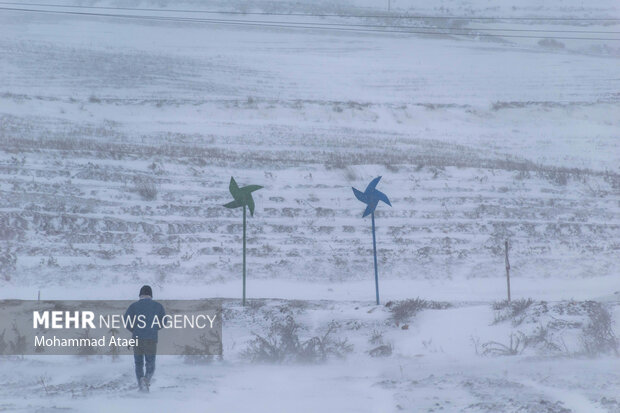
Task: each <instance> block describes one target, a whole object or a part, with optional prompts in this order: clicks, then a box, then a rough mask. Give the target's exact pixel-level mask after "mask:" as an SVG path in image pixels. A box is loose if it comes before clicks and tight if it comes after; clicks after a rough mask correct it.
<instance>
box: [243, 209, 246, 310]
mask: <svg viewBox="0 0 620 413" xmlns="http://www.w3.org/2000/svg"><path fill="white" fill-rule="evenodd" d="M245 209H246V207H245V205H244V206H243V305H244V306H245Z"/></svg>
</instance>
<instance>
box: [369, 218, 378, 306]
mask: <svg viewBox="0 0 620 413" xmlns="http://www.w3.org/2000/svg"><path fill="white" fill-rule="evenodd" d="M370 217H371V219H372V252H373V255H374V258H375V293H376V295H377V305H379V270H378V269H377V237H376V236H375V213H374V211H373V213H372V214H371V216H370Z"/></svg>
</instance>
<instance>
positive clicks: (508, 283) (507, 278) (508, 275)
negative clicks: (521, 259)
mask: <svg viewBox="0 0 620 413" xmlns="http://www.w3.org/2000/svg"><path fill="white" fill-rule="evenodd" d="M504 245H505V248H506V285H507V286H508V302H510V262H509V261H508V241H506V243H505V244H504Z"/></svg>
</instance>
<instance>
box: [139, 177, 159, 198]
mask: <svg viewBox="0 0 620 413" xmlns="http://www.w3.org/2000/svg"><path fill="white" fill-rule="evenodd" d="M133 190H134V192H137V193H138V194H139V195H140V196H141V197H142V199H143V200H145V201H152V200H154V199H155V198H157V192H158V190H157V182H156V181H155V179H153V178H151V177H149V176H138V177H135V178H134V188H133Z"/></svg>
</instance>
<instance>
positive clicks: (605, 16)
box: [0, 0, 620, 413]
mask: <svg viewBox="0 0 620 413" xmlns="http://www.w3.org/2000/svg"><path fill="white" fill-rule="evenodd" d="M45 3H47V4H50V6H43V5H41V4H39V5H36V6H35V5H28V4H22V5H19V4H5V3H1V4H0V79H1V82H0V298H2V299H6V298H20V299H34V298H35V297H36V296H37V293H38V291H41V293H42V296H43V297H44V298H45V299H84V298H98V299H110V298H114V299H132V298H135V296H136V292H137V291H136V289H137V288H138V287H139V286H140V285H142V284H145V283H148V284H151V285H153V287H154V289H155V291H156V298H164V297H165V298H175V299H184V298H205V297H213V296H217V297H223V298H225V300H224V303H225V304H224V305H225V308H226V309H228V313H227V314H228V319H226V320H225V322H224V332H225V335H226V334H228V335H227V336H226V337H225V339H224V346H225V351H224V359H223V360H218V361H213V362H211V364H208V366H206V367H205V365H185V364H182V363H181V361H180V360H178V359H176V358H172V357H169V358H162V362H161V367H158V368H159V369H160V370H158V373H157V374H158V375H159V378H158V380H159V382H158V383H157V384H156V387H157V386H159V387H158V388H159V389H160V390H162V392H161V393H160V394H153V396H154V397H153V398H152V400H150V401H148V402H147V401H145V399H144V398H140V397H137V396H135V395H134V392H135V391H134V390H135V389H134V387H133V376H132V374H133V373H132V370H131V360H129V359H122V360H121V362H118V363H117V362H112V361H110V360H107V359H105V358H103V359H97V358H94V359H93V360H91V363H92V364H91V367H92V370H90V371H89V370H87V369H86V368H83V367H82V365H81V361H80V360H77V359H71V360H69V361H68V359H63V358H53V357H47V358H46V357H41V358H37V357H28V358H26V359H25V360H2V361H0V363H7V365H9V366H11V367H14V368H11V369H10V370H11V371H10V372H8V371H7V370H6V369H2V370H3V372H2V373H1V375H0V384H2V386H0V387H2V390H0V394H1V396H0V398H1V400H0V411H40V412H43V411H55V410H56V409H61V408H62V409H64V408H68V409H72V410H73V411H78V412H82V411H109V410H106V409H108V408H112V407H114V409H115V410H117V411H135V410H134V408H136V406H140V405H142V404H143V403H154V405H157V404H158V403H159V406H160V407H162V408H164V407H163V406H165V407H166V408H169V409H173V408H177V407H179V406H181V405H182V406H184V407H185V408H186V411H205V410H201V408H202V407H203V406H208V408H209V409H212V410H206V411H213V412H222V411H233V412H234V411H244V410H247V407H248V406H253V410H258V411H271V412H273V411H281V412H291V411H299V410H301V411H308V412H317V411H352V412H361V411H368V412H391V411H401V410H402V411H411V412H416V411H429V412H430V411H440V410H442V409H443V411H451V412H452V411H454V412H459V411H466V412H500V411H501V412H532V413H533V412H556V413H559V412H568V411H575V412H595V411H606V412H619V411H620V399H618V398H617V395H618V394H619V391H620V384H619V383H620V376H619V375H618V367H619V366H618V358H617V356H616V355H615V354H614V352H613V351H611V346H610V347H604V348H603V349H598V350H596V351H590V352H589V351H588V348H592V343H589V342H588V341H587V340H586V341H584V337H589V336H588V334H589V333H588V331H589V330H588V328H589V327H588V326H590V325H592V324H594V325H597V326H601V325H606V326H607V327H609V328H610V329H611V330H609V331H611V332H612V333H613V331H614V329H615V331H616V333H617V332H618V331H620V329H619V328H618V319H619V318H620V314H619V308H620V307H618V305H617V303H618V294H616V292H618V291H620V282H619V281H618V280H619V276H620V273H619V270H618V257H619V256H620V168H619V165H620V116H619V115H620V110H619V109H620V105H619V103H620V77H619V76H618V73H620V35H618V34H617V33H619V32H620V7H619V5H618V4H617V3H616V2H614V1H610V0H596V1H593V2H583V1H577V0H566V1H563V0H562V1H560V0H556V1H553V2H544V4H543V3H541V2H536V1H521V2H518V4H517V3H515V4H514V5H513V4H512V3H505V2H500V3H501V4H496V3H494V2H487V1H473V0H467V1H465V0H463V1H458V2H457V1H447V0H446V1H444V0H442V1H439V2H420V1H417V0H416V1H414V0H392V1H391V2H390V11H389V12H388V11H387V1H386V2H384V3H381V4H377V3H376V2H369V1H366V0H355V1H348V2H338V3H333V2H324V1H308V2H303V3H299V2H290V1H264V2H241V1H235V2H219V1H208V2H206V1H184V2H182V3H181V2H171V1H157V2H151V1H127V2H115V1H106V2H95V1H81V2H79V5H80V6H86V8H84V7H82V8H80V7H61V6H62V5H63V4H64V5H71V4H74V5H75V4H76V3H74V2H69V1H62V2H52V1H47V2H45ZM105 7H109V8H105ZM119 7H120V8H119ZM200 10H203V11H213V10H226V11H229V12H233V13H231V14H215V15H214V14H212V13H200ZM239 13H241V14H239ZM252 13H256V14H252ZM264 13H277V14H276V15H273V14H264ZM106 14H107V16H106ZM287 14H289V15H287ZM308 14H311V15H310V16H308ZM111 15H113V16H111ZM342 15H349V16H350V15H354V16H363V17H341V16H342ZM406 15H417V16H426V17H423V18H416V19H403V18H402V17H403V16H406ZM429 16H430V17H429ZM433 16H434V17H433ZM450 16H452V17H451V18H448V17H450ZM455 16H456V17H459V16H460V18H455ZM480 16H486V17H494V16H495V17H497V16H504V17H507V19H503V20H502V19H496V18H484V19H479V17H480ZM468 17H471V18H468ZM521 18H523V19H521ZM197 19H202V21H198V20H197ZM585 19H591V20H585ZM214 20H218V21H214ZM223 20H226V21H223ZM235 21H236V23H235ZM244 21H245V23H243V22H244ZM248 21H251V22H253V23H251V24H250V23H248ZM240 22H242V23H243V24H241V23H240ZM269 24H271V26H268V25H269ZM394 30H400V31H401V32H400V33H389V31H394ZM231 176H234V177H235V179H236V180H237V182H238V183H239V184H240V185H243V184H248V183H252V184H258V185H261V186H263V187H264V188H263V189H261V190H259V191H257V192H255V193H254V199H255V201H256V212H255V214H254V216H253V217H251V218H249V221H248V224H249V225H248V297H249V298H250V303H251V305H250V308H246V309H242V308H241V307H239V303H238V298H239V297H240V293H241V268H242V267H241V266H242V261H241V243H242V240H241V231H242V219H241V212H240V210H229V209H226V208H223V207H222V205H223V204H224V203H226V202H229V201H230V200H231V198H230V193H229V191H228V182H229V180H230V177H231ZM376 176H382V179H381V182H380V184H379V185H380V189H381V190H382V191H383V192H385V193H386V194H388V196H389V197H390V200H391V203H392V207H389V206H387V205H385V204H382V205H380V206H379V207H378V209H377V221H376V223H377V243H378V258H379V275H380V280H381V291H382V299H383V302H384V303H387V302H389V301H392V306H391V307H387V306H385V305H382V306H380V307H377V306H374V305H372V304H373V301H372V300H373V299H374V286H373V269H372V262H373V261H372V243H371V230H370V219H369V218H366V219H362V217H361V216H362V212H363V210H364V207H363V206H362V204H361V203H360V202H358V201H357V200H356V199H355V197H354V196H353V192H352V190H351V187H355V188H359V189H363V188H364V187H365V186H366V185H367V183H368V182H369V181H370V180H371V179H372V178H374V177H376ZM506 240H507V241H508V242H509V243H510V261H511V267H512V269H511V271H512V272H511V276H512V282H513V297H515V298H519V299H524V300H525V301H523V302H524V303H529V304H527V306H526V308H523V309H519V311H516V312H515V313H511V312H510V311H512V310H511V308H508V309H506V308H500V307H501V305H502V304H501V303H500V300H503V299H504V298H505V295H506V293H505V278H504V277H505V270H504V250H503V245H504V242H505V241H506ZM416 297H421V298H423V299H428V300H436V301H437V302H438V303H442V304H441V305H438V306H436V307H433V306H432V305H431V308H423V309H420V310H419V311H417V310H416V311H415V312H413V313H412V314H406V315H405V319H403V320H399V319H397V318H395V316H394V311H395V310H394V307H393V305H395V304H394V303H397V302H398V300H406V299H413V298H416ZM528 298H532V299H533V301H531V302H529V301H527V299H528ZM573 299H574V300H577V301H571V300H573ZM290 300H292V301H290ZM587 300H597V302H599V301H600V302H603V303H604V305H603V307H601V308H604V309H605V311H609V314H610V315H611V316H610V317H611V320H609V323H608V324H605V323H604V322H601V323H599V324H596V323H595V321H596V317H597V316H601V314H603V315H604V312H603V310H600V308H599V307H597V304H593V302H592V301H587ZM543 302H544V304H543ZM494 303H495V304H494ZM443 304H445V306H444V305H443ZM599 310H600V311H599ZM502 311H504V312H508V315H507V316H506V317H505V318H504V319H501V320H500V318H502V317H503V316H502V314H504V315H506V314H505V313H502ZM520 311H523V312H520ZM289 313H290V315H292V317H293V319H294V320H295V322H297V323H299V325H300V331H299V334H300V339H304V338H309V339H311V338H312V337H314V336H317V337H318V336H321V335H322V334H325V332H326V331H327V330H328V329H329V326H330V325H331V324H330V323H331V322H332V321H336V322H337V323H338V328H337V329H336V332H335V333H334V334H335V335H336V336H337V338H338V339H345V338H346V339H347V340H348V343H351V344H352V345H353V347H352V349H351V351H350V352H347V353H346V354H343V356H344V358H343V359H342V360H341V359H339V358H338V357H329V360H327V361H324V362H321V363H318V364H315V363H309V364H302V365H301V366H300V365H299V364H298V360H293V361H291V360H284V364H283V365H279V364H276V365H275V366H273V365H271V364H268V365H264V364H261V363H263V362H265V360H262V361H260V362H257V361H256V360H252V359H251V357H250V358H249V359H248V357H244V356H243V352H244V350H247V349H248V347H249V346H251V344H250V343H251V340H252V339H253V338H255V336H254V335H253V334H252V333H253V332H257V333H258V332H259V331H262V332H263V333H265V334H266V332H267V331H269V329H270V328H271V327H273V325H274V323H275V325H276V327H277V322H280V321H282V320H284V318H283V317H284V316H283V314H284V315H287V314H289ZM516 313H518V314H517V315H519V317H521V316H523V317H524V318H523V320H521V318H518V319H517V321H516V324H514V323H515V321H514V320H513V319H512V317H513V316H515V314H516ZM528 317H529V318H528ZM601 317H602V316H601ZM557 318H559V319H561V320H563V322H565V323H566V324H561V323H560V324H557V323H555V324H554V321H553V320H554V319H557ZM603 318H604V317H603ZM519 320H521V321H519ZM593 320H594V321H593ZM598 320H599V321H600V319H598ZM404 325H407V328H406V329H404V328H403V327H404ZM539 325H540V326H544V327H545V332H546V333H545V334H547V333H548V334H550V336H548V337H547V336H545V337H543V338H544V339H543V338H541V337H542V336H541V334H542V333H541V331H539V330H537V329H536V328H537V326H539ZM603 330H604V329H603ZM605 331H607V332H609V331H608V330H605ZM520 334H523V336H521V335H520ZM379 336H381V339H379V338H378V337H379ZM373 337H374V338H373ZM518 337H520V340H521V343H524V342H527V343H528V346H527V348H518V346H517V351H515V352H514V354H512V353H510V352H509V353H510V354H501V353H502V351H503V350H505V349H503V348H502V347H501V346H499V345H493V344H489V345H488V346H487V348H491V351H488V352H486V353H485V354H483V353H484V352H485V348H483V347H482V345H483V344H485V343H492V342H496V343H501V344H503V345H505V346H508V348H509V349H510V348H511V346H510V344H509V341H510V339H511V338H513V339H515V340H516V338H518ZM599 338H600V339H601V340H600V341H599V343H600V342H606V341H605V340H606V339H607V338H609V337H608V336H605V335H603V336H602V338H601V337H599ZM302 341H303V340H302ZM549 343H551V344H549ZM588 343H589V344H588ZM521 345H522V344H521ZM588 345H590V347H588ZM381 346H386V348H384V349H383V350H377V351H376V352H375V354H370V353H371V352H372V351H373V350H375V349H377V348H379V347H381ZM549 346H550V347H549ZM387 347H389V348H390V354H383V353H382V352H383V351H386V352H387ZM493 349H495V350H497V349H499V350H497V351H493ZM558 349H559V350H558ZM513 350H514V348H513ZM504 355H510V356H511V357H504ZM374 356H377V357H374ZM591 356H596V357H598V358H589V357H591ZM280 361H282V360H280ZM313 361H316V360H313ZM179 364H181V366H179ZM110 366H112V367H113V368H110ZM22 367H23V371H20V370H21V368H22ZM93 372H95V374H93ZM14 374H16V376H14ZM46 377H47V378H46ZM265 377H267V378H268V379H269V380H264V378H265ZM287 377H290V378H292V379H291V380H289V379H287ZM550 377H551V378H550ZM42 378H43V379H42ZM42 382H43V384H42ZM270 386H272V387H270ZM273 388H277V389H278V390H277V391H276V393H274V394H276V395H277V397H278V398H277V400H279V402H280V403H279V404H278V403H277V402H274V401H273V400H276V399H273V397H268V396H269V391H270V389H271V390H272V391H273ZM26 389H29V390H30V391H32V392H33V393H35V394H36V395H37V397H36V398H33V399H32V400H30V399H28V398H27V397H25V396H24V394H26V393H20V390H26ZM498 389H502V391H503V393H502V392H500V391H499V390H498ZM166 391H167V392H166ZM16 394H17V395H16ZM247 394H250V395H252V397H253V398H255V400H257V401H258V402H257V403H256V404H254V403H252V404H250V402H248V401H247V400H245V399H243V397H246V396H247ZM197 395H198V396H197ZM243 395H246V396H243ZM248 397H249V396H248ZM321 397H322V398H323V399H321ZM298 399H300V400H302V402H301V405H302V407H300V404H298V403H297V400H298ZM5 400H6V401H5ZM112 400H114V404H115V405H114V406H112V405H111V404H106V403H112ZM119 400H120V401H119ZM50 401H51V403H49V402H50ZM104 402H105V403H104ZM44 406H51V407H49V408H48V407H44ZM54 406H55V407H54ZM96 406H97V407H96ZM100 406H103V407H100ZM327 406H329V407H332V409H329V408H326V407H327ZM333 406H336V408H333ZM97 409H99V410H97ZM227 409H229V410H227ZM297 409H299V410H297Z"/></svg>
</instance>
